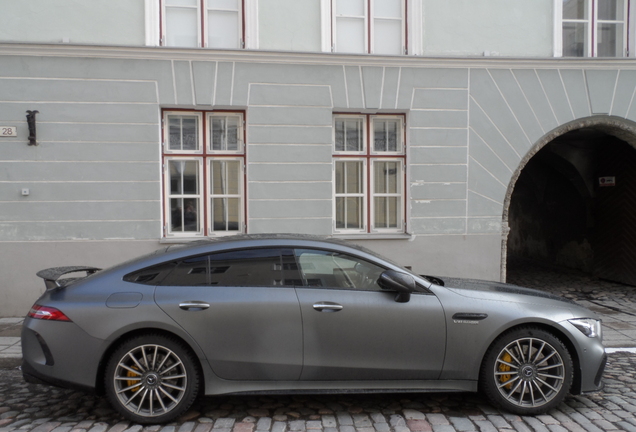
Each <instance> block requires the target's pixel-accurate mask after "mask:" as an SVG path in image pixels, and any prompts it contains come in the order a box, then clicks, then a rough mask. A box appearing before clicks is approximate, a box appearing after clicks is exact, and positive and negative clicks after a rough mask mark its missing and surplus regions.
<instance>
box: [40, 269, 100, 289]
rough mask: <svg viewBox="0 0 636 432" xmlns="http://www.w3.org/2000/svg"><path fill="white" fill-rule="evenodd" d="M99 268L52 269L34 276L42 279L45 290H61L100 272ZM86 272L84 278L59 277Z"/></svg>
mask: <svg viewBox="0 0 636 432" xmlns="http://www.w3.org/2000/svg"><path fill="white" fill-rule="evenodd" d="M100 270H101V269H100V268H97V267H86V266H72V267H52V268H48V269H44V270H40V271H39V272H37V273H36V274H37V275H38V276H39V277H41V278H42V279H44V285H46V289H47V290H50V289H53V288H62V287H65V286H68V285H70V284H71V283H72V282H75V281H76V280H79V279H84V278H85V277H88V276H90V275H92V274H93V273H96V272H98V271H100ZM83 271H85V272H86V276H83V277H75V278H64V279H60V277H62V276H64V275H65V274H67V273H76V272H83Z"/></svg>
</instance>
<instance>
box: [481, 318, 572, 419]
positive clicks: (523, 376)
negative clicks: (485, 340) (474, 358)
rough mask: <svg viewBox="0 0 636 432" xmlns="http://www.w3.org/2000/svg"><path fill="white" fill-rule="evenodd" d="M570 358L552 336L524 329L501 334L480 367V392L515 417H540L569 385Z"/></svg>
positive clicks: (536, 329)
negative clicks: (537, 415)
mask: <svg viewBox="0 0 636 432" xmlns="http://www.w3.org/2000/svg"><path fill="white" fill-rule="evenodd" d="M572 370H573V366H572V356H571V355H570V353H569V351H568V349H567V348H566V347H565V345H564V344H563V343H562V342H561V341H560V340H559V339H558V338H557V337H555V336H554V335H553V334H551V333H549V332H547V331H545V330H542V329H539V328H536V327H524V328H519V329H515V330H511V331H509V332H506V333H504V334H502V335H501V336H500V337H499V338H498V339H497V340H496V341H495V342H493V344H492V345H491V346H490V348H489V349H488V351H487V352H486V355H485V357H484V361H483V363H482V367H481V373H480V377H479V384H480V387H481V390H482V391H483V392H484V393H485V395H486V396H487V397H488V399H489V400H490V401H491V402H492V403H493V404H494V405H496V406H498V407H500V408H502V409H504V410H506V411H509V412H511V413H514V414H519V415H536V414H542V413H545V412H546V411H549V410H550V409H552V408H554V407H556V406H557V405H558V404H559V403H561V402H562V401H563V399H564V398H565V396H566V395H567V394H568V393H569V391H570V387H571V386H572Z"/></svg>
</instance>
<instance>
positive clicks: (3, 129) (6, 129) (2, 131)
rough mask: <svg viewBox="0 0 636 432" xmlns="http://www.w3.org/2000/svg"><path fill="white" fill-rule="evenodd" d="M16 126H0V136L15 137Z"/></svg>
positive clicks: (16, 132)
mask: <svg viewBox="0 0 636 432" xmlns="http://www.w3.org/2000/svg"><path fill="white" fill-rule="evenodd" d="M17 136H18V128H17V127H15V126H0V137H17Z"/></svg>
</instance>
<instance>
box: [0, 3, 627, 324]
mask: <svg viewBox="0 0 636 432" xmlns="http://www.w3.org/2000/svg"><path fill="white" fill-rule="evenodd" d="M0 3H2V4H3V8H4V11H5V12H4V13H3V16H2V17H1V18H0V21H2V22H1V24H2V25H0V130H1V131H2V134H1V135H2V136H1V137H0V146H1V151H0V155H1V156H0V209H1V210H0V258H1V259H0V274H2V275H3V282H4V283H3V286H2V288H1V289H0V316H13V315H22V314H24V313H25V312H26V311H27V310H28V308H29V307H30V305H31V304H32V302H33V301H34V300H35V299H36V298H37V296H38V295H39V293H41V292H42V290H43V289H44V287H43V284H42V282H41V281H40V280H39V279H38V278H37V277H36V276H35V272H36V271H38V270H41V269H43V268H47V267H55V266H63V265H92V266H96V267H105V266H109V265H112V264H115V263H117V262H120V261H123V260H125V259H128V258H132V257H134V256H136V255H139V254H141V253H145V252H151V251H153V250H155V249H157V248H159V247H162V246H165V245H166V244H174V243H185V242H189V241H192V240H198V239H202V238H209V237H219V236H224V235H232V234H237V233H280V232H286V233H290V232H291V233H307V234H318V235H327V236H333V237H338V238H344V239H349V240H351V241H354V242H356V243H359V244H362V245H364V246H367V247H369V248H371V249H374V250H376V251H378V252H380V253H382V254H383V255H385V256H388V257H389V258H391V259H393V260H394V261H397V262H399V263H401V264H404V265H407V266H412V267H413V269H414V270H415V271H418V272H421V273H428V274H436V275H457V276H468V277H474V278H482V279H490V280H505V277H506V263H507V260H508V258H509V256H510V255H511V254H516V255H519V256H525V257H533V258H541V259H544V260H548V261H550V260H552V261H556V262H558V263H561V264H564V265H568V266H570V267H573V268H581V269H583V270H586V271H590V272H593V271H595V270H594V269H598V267H599V265H600V266H601V267H602V266H603V265H605V266H606V267H607V266H609V267H611V265H609V264H607V263H605V264H603V263H600V264H599V256H601V255H603V256H605V257H607V256H610V255H611V254H612V253H614V254H617V255H614V256H613V258H612V262H618V261H620V262H621V263H623V264H621V265H622V266H627V267H629V263H630V262H631V261H629V259H631V255H632V251H633V250H634V248H633V247H632V243H629V242H628V243H626V244H625V245H623V246H621V248H622V249H621V250H620V251H616V250H614V249H619V248H614V247H612V245H616V243H615V242H610V243H611V244H601V243H602V242H601V243H599V242H598V241H597V239H598V238H599V237H603V238H606V237H607V235H606V234H604V235H601V234H603V233H607V232H610V231H611V229H615V227H617V226H620V227H628V226H629V225H630V224H631V221H630V220H625V221H623V220H621V221H614V220H612V219H611V218H610V219H607V218H606V219H603V217H604V216H602V215H599V214H600V213H599V211H600V209H601V208H609V207H610V204H611V205H612V206H614V207H613V208H614V209H618V210H617V211H616V212H615V213H618V214H623V213H626V212H627V211H626V210H627V209H630V208H631V207H630V206H631V204H629V203H630V202H631V199H630V198H631V191H632V190H634V191H636V184H635V185H634V187H633V188H632V187H631V186H630V187H629V188H628V190H627V191H619V186H622V185H624V184H629V185H631V184H632V183H631V180H629V182H628V181H626V180H625V181H624V180H623V177H622V174H616V173H617V172H621V173H622V172H623V171H620V169H619V167H618V165H617V164H618V162H612V160H613V159H612V158H614V159H616V160H618V161H628V160H630V159H629V158H630V157H631V153H630V151H629V150H625V152H626V153H625V154H623V153H621V152H622V151H623V150H621V149H622V147H620V146H621V145H622V144H621V143H623V144H625V146H626V147H627V148H629V149H631V146H632V144H633V143H636V102H635V101H634V96H635V89H636V64H635V63H634V59H633V58H632V57H633V55H634V54H633V52H631V50H633V49H634V47H635V46H636V44H635V37H634V27H635V26H634V23H635V20H634V16H635V14H636V13H635V9H636V8H634V7H633V6H634V5H633V4H630V3H633V2H631V1H630V0H566V1H562V0H536V1H532V2H527V1H522V0H514V1H510V0H480V1H474V0H471V1H469V0H357V1H354V0H349V1H341V0H145V1H144V0H108V1H106V0H104V1H101V0H100V1H91V2H83V1H79V0H56V1H50V0H46V1H45V0H37V1H31V2H28V3H26V2H10V1H5V2H0ZM27 111H31V112H34V111H37V113H36V114H35V121H34V122H33V121H32V122H31V123H30V124H29V123H28V122H27V120H26V114H27ZM30 136H31V137H32V138H33V139H34V141H35V143H36V144H37V145H30V144H33V143H32V142H30V141H32V140H29V137H30ZM615 141H616V142H615ZM615 147H616V148H615ZM619 147H620V148H619ZM610 156H611V157H610ZM604 158H605V159H608V162H603V163H604V164H605V165H603V164H601V162H599V161H601V160H603V161H604V160H605V159H604ZM599 164H600V165H599ZM600 167H602V169H605V170H606V171H600V169H601V168H600ZM550 170H552V171H550ZM628 171H629V164H628V165H627V167H626V168H625V172H628ZM551 173H552V174H551ZM601 178H603V181H607V182H612V181H614V182H616V187H614V188H611V187H610V188H604V189H599V188H598V187H597V186H598V184H597V182H598V181H600V179H601ZM612 178H613V180H612ZM524 185H525V186H524ZM561 186H563V188H562V189H563V190H562V191H561V189H559V188H560V187H561ZM570 189H572V190H574V192H572V193H570V192H568V190H570ZM606 191H610V192H612V193H615V192H617V191H619V192H620V196H618V198H616V197H614V198H612V197H610V198H607V200H609V201H607V200H605V201H602V203H601V200H604V199H605V198H603V197H602V196H601V195H602V194H603V193H605V192H606ZM537 197H539V198H537ZM551 197H552V198H551ZM571 197H574V198H572V201H569V199H570V198H571ZM533 200H536V204H535V201H533ZM612 200H613V201H612ZM608 203H609V204H608ZM561 206H562V207H563V208H562V207H561ZM616 206H617V207H616ZM579 207H580V210H577V211H576V212H575V213H573V214H569V213H567V211H568V210H567V209H575V208H576V209H578V208H579ZM572 211H573V212H574V210H572ZM533 212H536V214H535V213H533ZM555 214H556V215H564V214H567V215H568V217H569V219H568V220H569V221H576V222H568V221H562V222H559V221H558V219H559V217H555V216H554V215H555ZM528 215H533V217H532V218H529V217H527V216H528ZM577 224H580V225H581V227H580V229H579V228H577V227H578V225H577ZM599 226H601V227H605V228H604V230H605V231H602V232H601V230H600V229H599ZM511 230H512V231H511ZM599 233H600V234H599ZM626 237H629V236H628V235H625V234H624V232H623V231H621V233H618V232H614V233H613V234H611V236H610V237H609V238H610V239H612V240H613V241H614V240H617V239H619V238H620V239H623V238H626ZM606 243H607V242H606ZM604 248H605V249H604ZM606 250H610V252H605V251H606ZM600 251H603V253H602V254H601V253H600ZM608 254H609V255H608ZM605 270H606V271H607V272H612V271H618V270H616V269H611V268H605ZM619 270H620V269H619ZM619 273H620V271H619ZM623 273H625V271H623ZM621 277H622V276H621ZM629 277H631V275H628V277H627V279H629ZM614 279H616V280H619V279H620V278H617V277H615V278H614ZM623 279H625V277H623ZM628 282H629V281H628Z"/></svg>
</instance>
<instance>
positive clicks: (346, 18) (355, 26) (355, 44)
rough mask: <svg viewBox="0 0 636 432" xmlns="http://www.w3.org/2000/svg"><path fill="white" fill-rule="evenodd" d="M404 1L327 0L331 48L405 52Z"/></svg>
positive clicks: (392, 52)
mask: <svg viewBox="0 0 636 432" xmlns="http://www.w3.org/2000/svg"><path fill="white" fill-rule="evenodd" d="M406 15H407V1H406V0H331V39H332V50H333V51H336V52H343V53H372V54H394V55H397V54H405V53H406V52H407V37H406Z"/></svg>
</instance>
